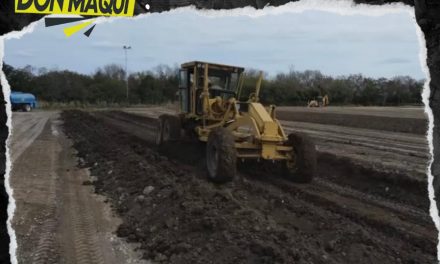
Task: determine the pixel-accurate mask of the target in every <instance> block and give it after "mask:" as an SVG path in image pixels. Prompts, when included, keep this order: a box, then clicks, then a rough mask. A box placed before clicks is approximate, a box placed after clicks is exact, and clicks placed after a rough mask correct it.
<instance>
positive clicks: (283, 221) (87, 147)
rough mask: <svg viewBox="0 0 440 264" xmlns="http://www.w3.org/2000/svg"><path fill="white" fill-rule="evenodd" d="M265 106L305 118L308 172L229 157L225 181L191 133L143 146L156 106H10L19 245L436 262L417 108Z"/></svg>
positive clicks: (296, 127)
mask: <svg viewBox="0 0 440 264" xmlns="http://www.w3.org/2000/svg"><path fill="white" fill-rule="evenodd" d="M278 110H279V111H278V117H279V118H280V119H281V120H282V124H283V126H284V127H285V129H286V131H287V133H291V132H297V131H298V132H305V133H307V134H309V135H310V136H311V137H312V138H313V139H314V141H315V143H316V146H317V150H318V174H317V177H316V178H315V179H314V181H313V182H312V183H310V184H297V183H293V182H289V181H287V180H286V179H284V178H283V177H282V176H280V175H278V174H277V173H276V171H275V170H274V169H273V167H272V166H271V164H260V163H257V162H244V163H241V162H239V174H238V177H236V179H234V181H232V182H230V183H227V184H224V185H216V184H213V183H211V182H209V181H208V180H207V178H206V169H205V168H204V153H205V149H204V146H203V144H201V143H190V142H181V143H175V144H170V145H167V146H165V147H164V148H163V149H162V150H161V151H158V149H157V148H156V147H155V146H154V139H155V134H156V131H155V129H156V122H157V117H158V116H159V115H160V114H162V113H172V112H173V110H172V109H170V108H164V107H150V108H127V109H119V110H117V111H116V110H99V111H78V110H72V111H64V112H62V113H58V112H33V113H17V114H18V115H14V117H13V123H14V124H15V128H14V129H15V133H14V136H13V140H12V143H11V144H12V148H11V155H12V159H13V161H14V168H13V171H12V183H13V187H14V189H15V191H14V197H15V199H16V200H17V210H16V212H17V213H16V216H15V217H14V226H15V227H16V231H17V239H18V245H19V249H18V252H19V258H22V259H25V260H30V259H44V258H45V257H46V258H47V256H55V257H56V258H58V260H59V259H75V258H78V256H85V257H84V258H88V259H92V260H93V261H95V262H91V261H89V262H87V261H86V260H85V262H84V263H102V262H100V261H104V263H136V262H138V261H140V260H139V259H138V258H137V256H138V254H141V256H142V257H143V258H144V259H146V260H149V261H151V262H153V263H435V262H436V245H437V230H436V229H435V227H434V225H433V223H432V220H431V218H430V216H429V200H428V195H427V179H426V173H425V169H426V166H427V162H428V160H429V155H428V147H427V146H428V145H427V141H426V138H425V135H424V131H426V118H425V116H424V114H423V109H422V108H416V107H412V108H356V107H351V108H340V107H328V108H316V109H310V108H304V107H301V108H300V107H280V108H279V109H278ZM40 119H42V120H45V121H41V120H40ZM20 120H24V121H21V122H20ZM32 123H34V124H32ZM29 131H31V132H29ZM32 131H34V132H32ZM35 131H37V132H35ZM38 131H39V132H38ZM14 142H16V143H15V144H16V145H15V146H14ZM75 156H76V157H75ZM26 161H27V162H26ZM93 191H94V192H96V194H94V193H93ZM110 206H111V208H112V210H111V209H110V208H109V207H110ZM112 212H113V213H114V214H115V215H113V213H112ZM48 230H49V231H48ZM114 230H116V235H117V236H118V237H119V238H118V237H116V235H115V234H114V233H112V232H113V231H114ZM46 233H47V235H45V236H46V237H44V234H46ZM41 234H43V236H41ZM75 234H76V235H75ZM42 237H43V238H42ZM69 241H70V242H69ZM114 241H117V242H114ZM126 242H129V244H127V243H126ZM47 243H51V245H56V246H55V247H52V246H48V245H47ZM131 243H133V244H131ZM135 247H139V250H137V251H133V248H135ZM48 248H49V249H48ZM121 248H123V249H124V250H122V249H121ZM35 249H38V250H35ZM48 250H53V251H54V252H51V253H50V254H49V251H48ZM82 251H84V252H88V253H86V254H81V253H82ZM124 254H128V256H130V258H128V257H127V255H124ZM117 257H119V258H120V259H128V260H127V261H122V262H118V261H117V260H116V259H117ZM107 259H110V260H109V262H107ZM111 261H116V262H111ZM128 261H132V262H128ZM24 263H27V262H24ZM40 263H47V262H44V261H43V262H40ZM54 263H55V262H54ZM71 263H75V262H71Z"/></svg>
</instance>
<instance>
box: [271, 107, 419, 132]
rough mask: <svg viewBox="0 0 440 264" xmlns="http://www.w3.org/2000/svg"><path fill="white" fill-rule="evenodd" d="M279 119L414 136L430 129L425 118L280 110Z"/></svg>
mask: <svg viewBox="0 0 440 264" xmlns="http://www.w3.org/2000/svg"><path fill="white" fill-rule="evenodd" d="M277 117H278V118H279V119H281V120H287V121H299V122H309V123H318V124H327V125H337V126H338V125H339V126H347V127H356V128H368V129H377V130H384V131H391V132H405V133H414V134H425V133H426V130H427V128H428V121H427V119H424V118H411V117H389V116H373V115H360V114H347V113H344V114H340V113H326V112H325V110H323V111H322V112H310V111H303V112H302V111H298V110H296V111H289V110H280V111H278V115H277Z"/></svg>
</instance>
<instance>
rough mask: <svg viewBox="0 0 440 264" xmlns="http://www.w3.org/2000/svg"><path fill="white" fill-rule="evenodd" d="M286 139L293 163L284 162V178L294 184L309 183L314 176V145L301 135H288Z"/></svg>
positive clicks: (308, 138) (305, 136)
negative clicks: (290, 147) (291, 148)
mask: <svg viewBox="0 0 440 264" xmlns="http://www.w3.org/2000/svg"><path fill="white" fill-rule="evenodd" d="M288 138H289V140H288V144H289V145H290V146H293V153H292V155H293V161H287V162H286V165H285V175H286V177H287V178H288V179H289V180H292V181H295V182H300V183H308V182H311V181H312V179H313V177H314V176H315V174H316V149H315V144H314V143H313V141H312V140H311V139H310V137H308V136H307V135H305V134H301V133H293V134H290V135H289V137H288Z"/></svg>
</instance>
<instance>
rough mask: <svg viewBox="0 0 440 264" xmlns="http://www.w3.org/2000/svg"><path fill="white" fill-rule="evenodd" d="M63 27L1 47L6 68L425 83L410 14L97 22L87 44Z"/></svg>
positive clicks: (177, 16) (184, 15) (191, 16)
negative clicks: (205, 65)
mask: <svg viewBox="0 0 440 264" xmlns="http://www.w3.org/2000/svg"><path fill="white" fill-rule="evenodd" d="M63 28H64V26H56V27H50V28H45V27H44V23H43V22H41V23H39V24H38V25H37V26H36V28H35V30H34V32H33V33H30V34H27V35H25V36H24V37H22V38H21V39H13V40H7V41H6V42H5V62H6V63H8V64H11V65H12V66H14V67H23V66H26V65H28V64H29V65H32V66H35V67H46V68H48V69H68V70H72V71H77V72H81V73H86V74H90V73H93V72H94V71H95V69H96V68H97V67H101V66H104V65H106V64H110V63H116V64H120V65H121V66H124V51H123V49H122V46H123V45H130V46H132V50H130V51H129V53H128V68H129V71H130V72H134V71H143V70H148V69H151V68H153V67H154V66H156V65H158V64H168V65H171V66H172V65H176V64H181V63H183V62H186V61H191V60H207V61H212V62H219V63H225V64H235V65H239V66H245V67H252V68H256V69H261V70H264V71H266V72H268V73H269V74H270V75H274V74H276V73H278V72H282V71H288V70H289V68H291V67H293V68H294V69H295V70H300V71H302V70H307V69H312V70H320V71H321V72H323V73H324V74H327V75H333V76H339V75H348V74H355V73H361V74H363V75H365V76H370V77H386V78H390V77H393V76H396V75H409V76H412V77H414V78H416V79H422V78H424V74H423V72H422V70H421V66H420V61H419V58H418V54H419V43H418V39H417V35H416V25H415V22H414V18H413V17H411V15H409V14H408V13H407V12H403V11H402V12H401V13H398V14H387V15H383V16H375V17H370V16H364V15H349V16H342V15H338V14H334V13H329V12H323V11H305V12H303V13H299V14H294V13H290V14H289V13H287V14H281V15H266V16H261V17H257V18H251V17H247V16H234V17H207V16H201V15H200V14H199V13H197V12H196V11H194V10H186V11H181V12H177V13H162V14H151V15H148V16H144V17H142V18H137V19H117V20H114V21H112V22H108V23H102V24H98V25H97V26H96V27H95V29H94V31H93V33H92V35H91V36H90V38H87V37H85V36H84V35H83V34H81V33H79V34H75V35H73V36H71V37H70V38H67V37H65V36H64V34H63Z"/></svg>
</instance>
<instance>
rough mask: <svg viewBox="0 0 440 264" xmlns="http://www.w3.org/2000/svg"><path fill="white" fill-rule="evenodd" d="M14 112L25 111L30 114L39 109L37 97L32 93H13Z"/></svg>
mask: <svg viewBox="0 0 440 264" xmlns="http://www.w3.org/2000/svg"><path fill="white" fill-rule="evenodd" d="M10 98H11V105H12V111H17V110H23V111H25V112H29V111H31V110H32V109H34V108H36V107H37V100H36V99H35V96H34V95H33V94H30V93H22V92H11V97H10Z"/></svg>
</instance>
